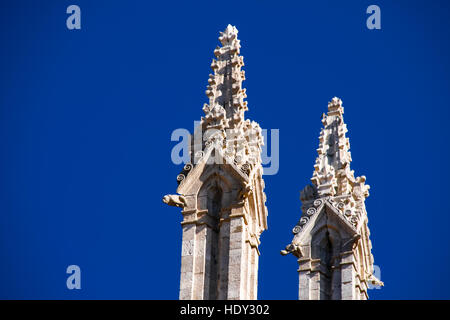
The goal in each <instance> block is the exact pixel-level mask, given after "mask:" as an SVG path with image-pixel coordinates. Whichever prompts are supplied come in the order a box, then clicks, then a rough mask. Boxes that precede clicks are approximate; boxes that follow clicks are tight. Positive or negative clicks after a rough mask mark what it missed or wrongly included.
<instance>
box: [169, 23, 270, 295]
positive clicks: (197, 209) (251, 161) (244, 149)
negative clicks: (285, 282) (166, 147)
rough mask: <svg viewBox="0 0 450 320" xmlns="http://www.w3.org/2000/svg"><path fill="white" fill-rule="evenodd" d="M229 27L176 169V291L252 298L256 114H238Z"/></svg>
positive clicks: (259, 199) (260, 222)
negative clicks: (185, 157) (179, 234)
mask: <svg viewBox="0 0 450 320" xmlns="http://www.w3.org/2000/svg"><path fill="white" fill-rule="evenodd" d="M237 32H238V31H237V29H236V28H235V27H233V26H231V25H228V27H227V28H226V29H225V31H224V32H221V33H220V37H219V40H220V42H221V43H222V47H217V48H216V49H215V50H214V54H215V56H216V59H214V60H213V62H212V64H211V68H212V69H213V71H214V73H213V74H211V75H210V76H209V80H208V88H207V90H206V95H207V96H208V98H209V103H208V104H205V105H204V107H203V111H204V112H205V116H204V117H202V119H201V121H200V125H199V126H197V128H196V129H195V132H194V137H193V139H191V146H190V150H189V152H190V161H191V162H190V163H187V164H185V166H184V168H183V171H182V172H181V173H180V174H179V175H178V176H177V181H178V188H177V193H178V194H176V195H166V196H164V198H163V202H165V203H167V204H168V205H171V206H176V207H180V208H182V209H183V211H182V215H183V221H182V223H181V225H182V228H183V240H182V245H181V247H182V250H181V277H180V299H188V300H192V299H204V300H212V299H221V300H223V299H227V300H242V299H256V298H257V291H258V261H259V255H260V252H259V249H258V247H259V244H260V235H261V233H262V232H263V231H264V230H266V229H267V208H266V206H265V202H266V195H265V193H264V180H263V177H262V174H263V168H262V164H261V155H260V154H261V146H262V144H263V137H262V134H261V128H260V127H259V125H258V124H257V123H256V122H251V121H250V120H245V119H244V112H245V111H246V110H247V102H245V101H244V98H245V97H246V94H245V89H242V81H243V80H244V78H245V77H244V71H242V70H241V67H242V66H243V65H244V61H243V58H242V57H241V56H240V55H239V52H240V44H239V40H238V39H237Z"/></svg>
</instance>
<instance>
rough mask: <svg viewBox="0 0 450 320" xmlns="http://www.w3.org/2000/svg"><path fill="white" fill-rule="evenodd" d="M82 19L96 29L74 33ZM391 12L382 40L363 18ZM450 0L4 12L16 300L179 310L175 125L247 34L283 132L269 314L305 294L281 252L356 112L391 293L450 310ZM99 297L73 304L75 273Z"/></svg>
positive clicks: (254, 92) (5, 271) (2, 73)
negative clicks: (338, 118)
mask: <svg viewBox="0 0 450 320" xmlns="http://www.w3.org/2000/svg"><path fill="white" fill-rule="evenodd" d="M70 4H77V5H79V6H80V7H81V11H82V22H81V23H82V29H81V30H79V31H69V30H68V29H67V28H66V22H65V21H66V18H67V16H68V15H67V14H66V8H67V6H68V5H70ZM371 4H377V5H379V6H380V8H381V20H382V21H381V26H382V29H381V30H373V31H371V30H368V29H367V28H366V18H367V16H368V15H367V14H366V13H365V11H366V8H367V7H368V6H369V5H371ZM449 8H450V2H448V1H438V0H432V1H425V0H424V1H406V0H405V1H400V0H397V1H378V0H377V1H357V0H355V1H267V0H248V1H232V0H229V1H226V2H223V1H204V2H203V1H158V2H150V1H143V0H142V1H98V0H97V1H85V0H71V1H65V0H64V1H63V0H54V1H31V0H30V1H12V0H11V1H1V9H0V44H1V47H0V152H1V154H0V161H1V162H0V170H1V171H0V219H1V220H0V255H1V256H0V298H14V299H23V298H33V299H34V298H38V299H53V298H58V299H77V298H84V299H110V298H111V299H131V298H133V299H177V298H178V287H179V272H180V253H181V227H180V221H181V214H180V210H179V209H178V208H173V207H169V206H166V205H165V204H163V203H162V202H161V198H162V196H163V195H164V194H167V193H174V192H175V189H176V187H177V183H176V175H177V174H178V173H179V171H180V169H181V168H180V166H176V165H174V164H173V163H172V162H171V158H170V152H171V149H172V147H173V146H174V145H175V144H176V143H175V142H171V141H170V135H171V133H172V131H173V130H174V129H176V128H187V129H189V130H192V128H193V121H194V120H199V119H200V117H201V116H202V115H203V112H202V106H203V103H205V102H207V98H206V96H205V94H204V90H205V88H206V84H207V79H208V74H209V73H210V72H211V70H210V68H209V65H210V62H211V59H212V58H213V50H214V48H215V47H216V45H218V40H217V37H218V35H219V31H222V30H223V29H224V28H225V27H226V26H227V24H229V23H230V24H233V25H236V26H237V28H238V29H239V31H240V32H239V37H240V39H241V44H242V50H241V53H242V54H243V56H244V59H245V63H246V66H245V71H246V76H247V80H246V81H245V82H244V86H245V87H246V88H247V94H248V99H247V100H248V105H249V112H247V117H249V118H251V119H252V120H255V121H257V122H259V123H260V125H261V127H263V128H266V129H279V130H280V170H279V172H278V174H277V175H274V176H266V177H265V182H266V194H267V207H268V211H269V217H268V223H269V229H268V230H267V231H265V232H264V233H263V235H262V237H261V241H262V244H261V246H260V250H261V258H260V269H259V298H260V299H296V298H297V287H298V278H297V271H296V270H297V262H296V261H295V258H294V257H292V256H288V257H282V256H281V255H280V254H279V251H280V249H282V248H283V247H284V246H285V245H286V244H287V243H289V242H290V241H291V239H292V233H291V229H292V227H293V226H294V225H295V223H296V222H297V220H298V219H299V217H300V214H301V213H300V200H299V190H301V189H302V188H303V187H304V186H305V185H306V184H307V183H308V182H309V178H310V177H311V174H312V171H313V164H314V160H315V157H316V148H317V146H318V136H319V131H320V128H321V121H320V118H321V114H322V112H326V108H327V102H328V101H329V100H330V99H331V98H332V97H334V96H339V97H340V98H342V99H343V102H344V108H345V115H344V118H345V121H346V123H347V125H348V128H349V133H348V137H349V138H350V144H351V151H352V157H353V163H352V169H354V170H355V174H356V175H366V177H367V183H368V184H370V185H371V190H370V193H371V195H370V197H369V198H368V199H367V201H366V206H367V211H368V214H369V227H370V230H371V233H372V234H371V240H372V243H373V254H374V257H375V263H376V264H377V265H379V266H380V268H381V279H382V280H383V281H384V282H385V285H386V286H385V287H384V288H383V289H382V290H372V291H370V292H369V294H370V296H371V298H373V299H437V298H439V299H448V298H450V296H449V291H448V288H449V286H450V275H449V272H448V270H450V250H449V249H450V248H449V242H450V241H449V231H448V228H449V225H450V210H449V207H448V201H447V200H448V194H449V191H450V184H449V183H448V179H449V178H450V174H449V160H448V159H449V156H450V152H449V138H450V134H449V132H448V123H449V115H450V112H449V109H450V107H449V101H450V93H449V89H450V76H449V71H450V63H449V56H450V46H449V39H450V24H449V20H450V9H449ZM70 264H77V265H79V266H80V267H81V270H82V290H80V291H76V290H74V291H69V290H67V289H66V277H67V275H66V273H65V270H66V267H67V266H68V265H70Z"/></svg>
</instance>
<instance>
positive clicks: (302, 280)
mask: <svg viewBox="0 0 450 320" xmlns="http://www.w3.org/2000/svg"><path fill="white" fill-rule="evenodd" d="M298 283H299V286H298V299H299V300H310V297H309V292H310V285H309V284H310V272H309V270H299V271H298Z"/></svg>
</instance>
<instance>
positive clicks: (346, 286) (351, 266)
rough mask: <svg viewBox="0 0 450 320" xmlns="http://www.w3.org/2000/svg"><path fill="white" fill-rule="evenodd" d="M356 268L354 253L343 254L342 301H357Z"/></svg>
mask: <svg viewBox="0 0 450 320" xmlns="http://www.w3.org/2000/svg"><path fill="white" fill-rule="evenodd" d="M355 277H356V268H355V263H354V256H353V252H352V251H347V252H344V253H342V261H341V299H342V300H356V299H359V295H358V297H356V292H355V291H356V288H355V281H356V280H355Z"/></svg>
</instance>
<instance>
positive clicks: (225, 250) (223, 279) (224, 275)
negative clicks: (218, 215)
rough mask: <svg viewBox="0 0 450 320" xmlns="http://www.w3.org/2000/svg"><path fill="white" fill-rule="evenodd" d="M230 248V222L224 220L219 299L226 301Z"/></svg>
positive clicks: (220, 237)
mask: <svg viewBox="0 0 450 320" xmlns="http://www.w3.org/2000/svg"><path fill="white" fill-rule="evenodd" d="M229 248H230V221H229V220H223V221H222V222H221V224H220V231H219V271H218V273H219V277H218V278H219V279H218V282H219V283H218V286H219V288H218V294H217V299H219V300H226V299H227V296H228V263H229Z"/></svg>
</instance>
